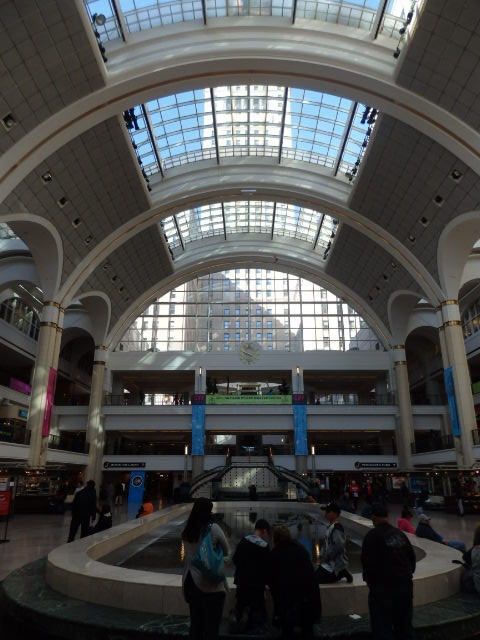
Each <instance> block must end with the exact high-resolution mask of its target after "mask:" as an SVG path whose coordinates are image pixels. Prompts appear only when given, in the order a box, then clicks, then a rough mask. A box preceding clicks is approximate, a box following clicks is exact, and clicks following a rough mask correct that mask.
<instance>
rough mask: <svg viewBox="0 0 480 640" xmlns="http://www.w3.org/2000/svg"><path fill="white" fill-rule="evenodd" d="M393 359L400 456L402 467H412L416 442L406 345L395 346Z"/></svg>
mask: <svg viewBox="0 0 480 640" xmlns="http://www.w3.org/2000/svg"><path fill="white" fill-rule="evenodd" d="M393 360H394V371H395V383H396V384H395V386H396V388H397V402H398V409H399V417H398V421H397V428H396V435H397V449H398V458H399V464H400V467H401V468H402V469H411V468H412V447H411V444H412V442H415V432H414V429H413V417H412V403H411V400H410V383H409V381H408V370H407V359H406V355H405V345H403V344H396V345H394V346H393Z"/></svg>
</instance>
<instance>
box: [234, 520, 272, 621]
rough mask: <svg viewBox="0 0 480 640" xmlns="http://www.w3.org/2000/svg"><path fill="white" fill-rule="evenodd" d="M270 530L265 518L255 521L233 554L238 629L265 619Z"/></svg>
mask: <svg viewBox="0 0 480 640" xmlns="http://www.w3.org/2000/svg"><path fill="white" fill-rule="evenodd" d="M270 531H271V529H270V525H269V523H268V522H267V520H264V519H263V518H261V519H260V520H257V522H256V523H255V530H254V532H253V533H252V534H249V535H246V536H245V537H243V538H242V539H241V540H240V542H239V543H238V545H237V548H236V550H235V553H234V554H233V557H232V561H233V564H234V565H235V578H234V582H235V584H236V585H237V593H236V597H237V606H236V611H235V613H236V620H237V625H238V626H237V632H240V631H245V630H246V629H248V628H253V627H255V626H257V625H259V624H262V623H263V622H265V618H266V615H267V612H266V609H265V585H266V583H267V580H268V567H269V564H268V562H269V555H270V549H269V547H268V540H269V538H270Z"/></svg>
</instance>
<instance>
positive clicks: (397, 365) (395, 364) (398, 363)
mask: <svg viewBox="0 0 480 640" xmlns="http://www.w3.org/2000/svg"><path fill="white" fill-rule="evenodd" d="M400 365H404V366H406V365H407V361H406V360H396V361H395V362H394V363H393V366H394V367H399V366H400Z"/></svg>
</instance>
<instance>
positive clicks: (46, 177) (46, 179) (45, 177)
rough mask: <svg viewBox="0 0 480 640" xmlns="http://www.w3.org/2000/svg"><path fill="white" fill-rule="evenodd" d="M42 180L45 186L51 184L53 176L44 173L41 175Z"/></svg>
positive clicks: (46, 172) (47, 172)
mask: <svg viewBox="0 0 480 640" xmlns="http://www.w3.org/2000/svg"><path fill="white" fill-rule="evenodd" d="M42 180H43V182H44V183H45V184H48V183H49V182H51V181H52V180H53V176H52V174H51V172H50V171H45V173H44V174H43V175H42Z"/></svg>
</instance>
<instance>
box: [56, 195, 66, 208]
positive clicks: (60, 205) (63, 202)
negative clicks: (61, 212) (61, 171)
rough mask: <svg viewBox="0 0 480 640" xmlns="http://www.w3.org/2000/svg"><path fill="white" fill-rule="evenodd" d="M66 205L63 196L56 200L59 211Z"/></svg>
mask: <svg viewBox="0 0 480 640" xmlns="http://www.w3.org/2000/svg"><path fill="white" fill-rule="evenodd" d="M67 203H68V200H67V198H66V197H65V196H62V197H61V198H59V199H58V200H57V204H58V206H59V207H60V209H63V207H64V206H65V205H66V204H67Z"/></svg>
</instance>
